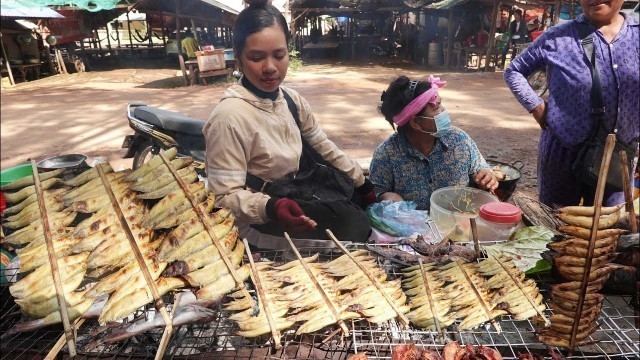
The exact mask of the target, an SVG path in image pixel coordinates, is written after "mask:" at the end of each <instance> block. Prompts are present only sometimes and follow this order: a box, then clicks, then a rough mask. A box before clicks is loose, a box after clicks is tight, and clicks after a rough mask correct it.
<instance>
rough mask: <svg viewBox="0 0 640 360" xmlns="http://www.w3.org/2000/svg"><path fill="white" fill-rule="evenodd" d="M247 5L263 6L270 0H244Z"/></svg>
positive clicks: (269, 2)
mask: <svg viewBox="0 0 640 360" xmlns="http://www.w3.org/2000/svg"><path fill="white" fill-rule="evenodd" d="M244 2H245V3H247V4H248V5H249V6H264V5H266V4H271V0H244Z"/></svg>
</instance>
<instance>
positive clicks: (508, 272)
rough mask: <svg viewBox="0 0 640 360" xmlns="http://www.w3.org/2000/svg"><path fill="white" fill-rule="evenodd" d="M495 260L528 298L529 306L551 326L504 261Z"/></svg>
mask: <svg viewBox="0 0 640 360" xmlns="http://www.w3.org/2000/svg"><path fill="white" fill-rule="evenodd" d="M495 259H496V261H497V262H498V264H500V266H502V268H503V269H504V271H505V272H506V273H507V274H508V275H509V277H510V278H511V280H512V281H513V282H514V283H515V284H516V285H517V286H518V289H520V292H522V293H523V294H524V296H525V297H526V298H527V301H528V302H529V304H531V306H532V307H533V308H534V309H535V310H536V312H537V313H538V315H539V316H540V317H542V318H543V319H544V322H545V327H549V326H550V325H551V323H550V322H549V319H547V317H546V316H544V314H543V313H542V312H540V311H538V308H537V307H536V303H535V301H534V300H533V299H532V298H531V295H529V293H527V292H526V291H524V289H523V288H522V283H520V280H519V279H518V278H516V277H515V276H513V274H512V273H511V271H509V269H508V268H507V267H506V266H505V265H504V263H503V262H502V261H500V259H498V258H497V257H496V258H495Z"/></svg>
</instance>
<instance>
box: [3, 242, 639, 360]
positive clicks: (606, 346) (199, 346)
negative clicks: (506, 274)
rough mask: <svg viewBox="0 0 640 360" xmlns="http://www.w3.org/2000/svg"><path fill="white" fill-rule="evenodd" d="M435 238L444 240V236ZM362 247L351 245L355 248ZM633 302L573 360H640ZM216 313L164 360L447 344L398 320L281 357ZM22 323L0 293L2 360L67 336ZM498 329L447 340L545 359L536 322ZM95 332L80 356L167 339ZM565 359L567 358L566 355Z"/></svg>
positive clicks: (376, 352)
mask: <svg viewBox="0 0 640 360" xmlns="http://www.w3.org/2000/svg"><path fill="white" fill-rule="evenodd" d="M435 236H436V238H438V237H439V234H438V235H435ZM359 247H360V246H357V245H351V246H349V248H350V249H355V248H359ZM300 252H301V254H302V255H303V256H305V257H306V256H311V255H313V254H315V253H317V252H320V257H319V261H323V262H324V261H330V260H332V259H335V258H337V257H339V256H340V255H341V253H340V252H339V251H338V250H336V249H333V250H329V249H300ZM260 257H261V258H262V259H268V260H273V261H276V262H287V261H291V260H294V255H293V253H292V252H291V251H268V252H261V253H260ZM379 260H380V264H381V265H382V266H383V267H385V268H386V269H387V271H388V273H389V274H390V278H394V277H397V276H399V268H397V267H396V266H394V265H393V264H391V263H389V262H388V261H385V260H384V259H382V258H379ZM0 276H4V274H0ZM536 280H537V283H538V285H539V287H540V289H541V292H542V293H543V295H545V298H548V296H546V295H548V285H549V284H550V283H552V279H550V278H542V277H539V278H537V279H536ZM170 299H171V297H168V300H170ZM630 301H631V298H630V297H627V296H607V298H606V300H605V303H604V304H603V307H602V315H601V316H600V319H599V321H598V322H599V324H600V328H599V330H598V331H597V332H596V333H594V334H593V335H592V338H593V339H594V340H600V341H599V342H598V343H596V344H594V345H590V346H583V347H579V348H577V349H576V350H575V351H574V353H573V356H572V357H571V359H638V355H637V354H638V353H639V352H640V331H639V329H638V328H637V327H636V326H635V323H636V316H635V315H634V311H633V309H632V308H631V306H630ZM218 310H219V312H218V315H217V317H216V319H215V320H214V321H212V322H209V323H206V324H198V325H185V326H181V327H178V328H175V329H174V333H173V335H172V338H171V341H170V343H169V346H168V348H167V350H166V352H165V358H167V359H276V358H289V359H291V358H295V359H346V358H347V357H348V356H349V355H350V354H353V353H361V352H365V353H366V354H367V355H369V356H370V358H375V359H391V355H392V353H391V351H392V350H391V349H392V348H393V346H395V345H399V344H406V343H414V344H416V345H417V346H418V347H419V348H425V349H426V348H432V349H437V350H442V347H443V346H444V344H445V342H443V341H442V339H441V337H440V334H438V333H437V332H433V331H424V330H421V329H415V328H409V329H402V328H401V326H400V324H398V323H397V322H396V321H395V320H392V321H388V322H386V323H384V324H370V323H368V322H367V321H365V320H359V321H352V322H351V323H350V324H348V325H350V332H351V334H350V336H349V337H345V338H342V337H341V335H340V334H339V333H338V334H332V331H333V330H334V329H333V328H329V329H327V330H325V331H323V332H318V333H314V334H310V335H304V336H294V335H293V333H294V331H287V332H284V333H283V337H282V338H283V343H284V346H283V348H282V349H281V350H278V351H275V350H273V347H272V346H271V343H270V338H269V337H268V336H263V337H259V338H256V339H244V338H242V337H239V336H237V335H235V331H236V328H235V327H234V324H233V323H232V322H230V321H228V320H227V318H228V315H229V314H227V313H226V312H224V311H222V310H221V308H219V309H218ZM154 315H155V309H153V308H148V309H146V310H141V311H139V312H138V313H137V314H135V316H147V318H151V317H153V316H154ZM135 316H134V317H135ZM20 319H21V315H20V314H19V308H18V307H17V306H16V305H15V303H14V302H13V300H12V298H11V296H10V294H9V291H8V288H7V287H0V330H2V333H3V334H2V338H0V360H5V359H6V360H9V359H12V360H13V359H31V358H34V357H44V356H45V355H46V354H47V353H48V352H49V350H50V349H51V348H52V347H53V346H54V344H55V342H56V341H57V340H58V339H59V338H60V337H61V335H62V334H63V331H62V326H61V325H56V326H50V327H47V328H44V329H41V330H38V331H34V332H26V333H19V334H15V335H11V336H6V335H5V334H4V332H5V331H6V330H7V329H9V328H11V327H12V326H13V325H14V324H16V323H17V322H19V321H20ZM500 325H501V327H502V330H503V331H502V332H501V333H500V334H498V333H497V332H496V331H495V329H494V328H492V327H489V326H481V327H479V328H476V329H474V330H464V331H458V330H456V329H455V325H453V326H451V327H449V328H448V329H446V332H445V336H446V338H447V340H457V341H459V342H460V343H461V344H467V343H471V344H474V345H476V344H481V345H485V346H490V347H494V348H496V349H497V350H498V351H500V353H501V354H502V355H503V357H504V359H507V360H512V359H517V356H518V354H519V353H527V352H531V353H539V354H543V355H544V354H546V349H545V346H544V345H543V344H542V343H540V342H539V341H538V340H537V339H536V338H535V332H534V331H535V329H536V327H535V326H534V324H533V323H532V322H531V321H530V320H525V321H516V320H513V319H511V318H510V317H509V316H503V317H502V318H501V319H500ZM97 329H98V324H97V321H96V320H95V319H89V320H87V321H86V322H85V323H84V324H83V325H82V326H81V327H80V328H79V329H78V341H77V347H78V358H80V359H88V358H98V357H109V358H112V359H125V358H126V359H152V358H154V356H155V352H156V350H157V346H158V344H159V342H160V338H161V336H162V328H158V329H154V330H151V331H147V332H145V333H143V334H140V335H137V336H135V337H133V338H130V339H128V340H125V341H123V342H121V343H118V344H115V345H99V346H97V347H95V348H93V349H91V350H90V351H87V350H85V348H86V347H87V345H88V344H89V343H90V342H91V341H93V340H94V339H95V336H94V335H93V333H94V332H96V331H97ZM332 335H333V336H332ZM63 351H64V350H63ZM562 353H563V354H566V352H565V351H563V352H562Z"/></svg>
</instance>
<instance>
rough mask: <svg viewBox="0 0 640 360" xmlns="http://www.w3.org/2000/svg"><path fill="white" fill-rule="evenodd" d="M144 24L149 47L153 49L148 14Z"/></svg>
mask: <svg viewBox="0 0 640 360" xmlns="http://www.w3.org/2000/svg"><path fill="white" fill-rule="evenodd" d="M144 22H145V24H147V36H148V37H149V47H150V48H152V47H153V30H152V29H151V24H149V16H148V14H147V15H146V17H145V20H144Z"/></svg>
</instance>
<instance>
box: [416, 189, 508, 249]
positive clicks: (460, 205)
mask: <svg viewBox="0 0 640 360" xmlns="http://www.w3.org/2000/svg"><path fill="white" fill-rule="evenodd" d="M499 201H500V200H499V199H498V198H497V197H496V196H494V195H491V194H490V193H488V192H486V191H484V190H480V189H474V188H470V187H464V186H448V187H444V188H440V189H438V190H436V191H434V192H433V193H432V194H431V208H430V211H429V216H430V217H431V219H432V220H433V221H434V222H435V223H436V225H437V227H438V230H439V231H440V233H441V234H443V235H445V234H446V233H448V232H449V230H451V229H452V228H453V227H454V226H455V225H458V229H457V231H455V232H454V233H453V234H452V236H451V240H453V241H469V240H470V239H471V237H470V234H471V223H470V221H469V219H471V218H477V217H478V214H479V212H480V206H482V205H484V204H488V203H490V202H499Z"/></svg>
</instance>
